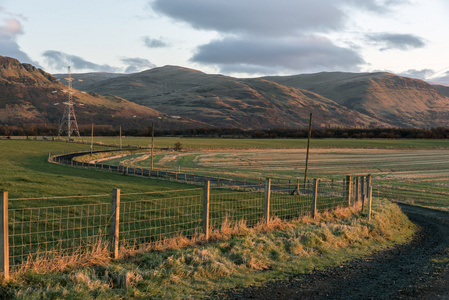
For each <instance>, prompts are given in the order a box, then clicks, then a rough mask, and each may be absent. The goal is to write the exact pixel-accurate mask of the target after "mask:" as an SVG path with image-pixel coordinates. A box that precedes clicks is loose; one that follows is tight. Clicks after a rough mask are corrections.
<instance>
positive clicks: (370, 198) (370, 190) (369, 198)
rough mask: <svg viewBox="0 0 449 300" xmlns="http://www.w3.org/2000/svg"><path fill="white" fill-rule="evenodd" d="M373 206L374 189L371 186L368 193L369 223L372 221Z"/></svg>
mask: <svg viewBox="0 0 449 300" xmlns="http://www.w3.org/2000/svg"><path fill="white" fill-rule="evenodd" d="M372 205H373V187H372V186H371V185H370V186H369V192H368V221H370V220H371V206H372Z"/></svg>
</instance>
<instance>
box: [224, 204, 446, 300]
mask: <svg viewBox="0 0 449 300" xmlns="http://www.w3.org/2000/svg"><path fill="white" fill-rule="evenodd" d="M401 208H402V210H403V211H404V213H406V214H407V215H408V216H409V218H410V220H412V221H413V222H414V223H415V224H417V225H419V226H420V230H419V232H418V234H417V235H416V236H415V238H414V239H413V241H412V242H410V243H408V244H406V245H402V246H399V247H395V248H392V249H389V250H385V251H382V252H379V253H377V254H375V255H372V256H370V257H365V258H363V259H360V260H357V261H353V262H350V263H348V264H346V265H343V266H340V267H337V268H333V269H328V270H324V271H315V272H313V273H311V274H305V275H298V276H296V277H293V278H291V279H290V280H288V281H278V282H273V283H270V284H268V285H267V286H266V287H264V288H249V289H245V290H239V291H229V292H227V293H226V295H225V297H224V298H225V299H449V214H448V213H445V212H440V211H434V210H430V209H425V208H419V207H413V206H405V205H401Z"/></svg>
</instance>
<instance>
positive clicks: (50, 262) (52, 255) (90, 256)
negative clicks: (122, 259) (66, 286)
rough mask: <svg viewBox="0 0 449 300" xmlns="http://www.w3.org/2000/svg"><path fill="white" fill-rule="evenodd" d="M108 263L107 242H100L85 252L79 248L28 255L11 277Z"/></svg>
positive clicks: (108, 251)
mask: <svg viewBox="0 0 449 300" xmlns="http://www.w3.org/2000/svg"><path fill="white" fill-rule="evenodd" d="M110 262H111V255H110V247H109V242H108V241H104V240H101V241H99V242H98V243H96V244H93V245H91V247H90V249H89V250H87V251H86V249H85V248H81V247H80V248H78V249H77V250H75V251H74V252H72V251H71V252H70V253H67V252H66V251H57V250H53V251H48V252H45V253H39V252H38V253H35V254H34V255H30V256H29V257H28V259H27V260H25V261H24V262H23V263H22V264H21V265H20V267H19V268H18V269H17V270H15V271H14V272H13V273H12V274H13V277H20V276H21V275H23V274H25V273H27V272H33V273H38V274H42V273H51V272H61V271H65V270H67V269H70V268H74V267H90V266H97V265H107V264H109V263H110Z"/></svg>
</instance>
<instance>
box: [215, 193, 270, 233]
mask: <svg viewBox="0 0 449 300" xmlns="http://www.w3.org/2000/svg"><path fill="white" fill-rule="evenodd" d="M216 192H218V193H212V194H211V196H210V215H209V219H210V224H211V227H212V228H220V226H221V225H222V224H223V222H224V221H225V220H227V221H231V222H236V221H245V223H246V225H248V226H253V225H255V224H257V223H258V222H260V221H261V220H262V218H263V200H264V197H265V194H264V193H263V192H260V191H256V192H232V193H224V192H223V191H216Z"/></svg>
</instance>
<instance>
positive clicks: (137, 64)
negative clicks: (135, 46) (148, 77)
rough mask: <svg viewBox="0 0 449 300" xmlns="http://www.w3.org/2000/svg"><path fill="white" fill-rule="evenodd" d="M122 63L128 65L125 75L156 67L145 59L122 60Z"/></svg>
mask: <svg viewBox="0 0 449 300" xmlns="http://www.w3.org/2000/svg"><path fill="white" fill-rule="evenodd" d="M122 62H123V63H124V64H126V65H128V67H127V68H126V70H125V72H126V73H136V72H139V71H143V70H146V69H152V68H154V67H156V65H155V64H153V63H152V62H150V61H149V60H148V59H145V58H137V57H135V58H129V57H127V58H122Z"/></svg>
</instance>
